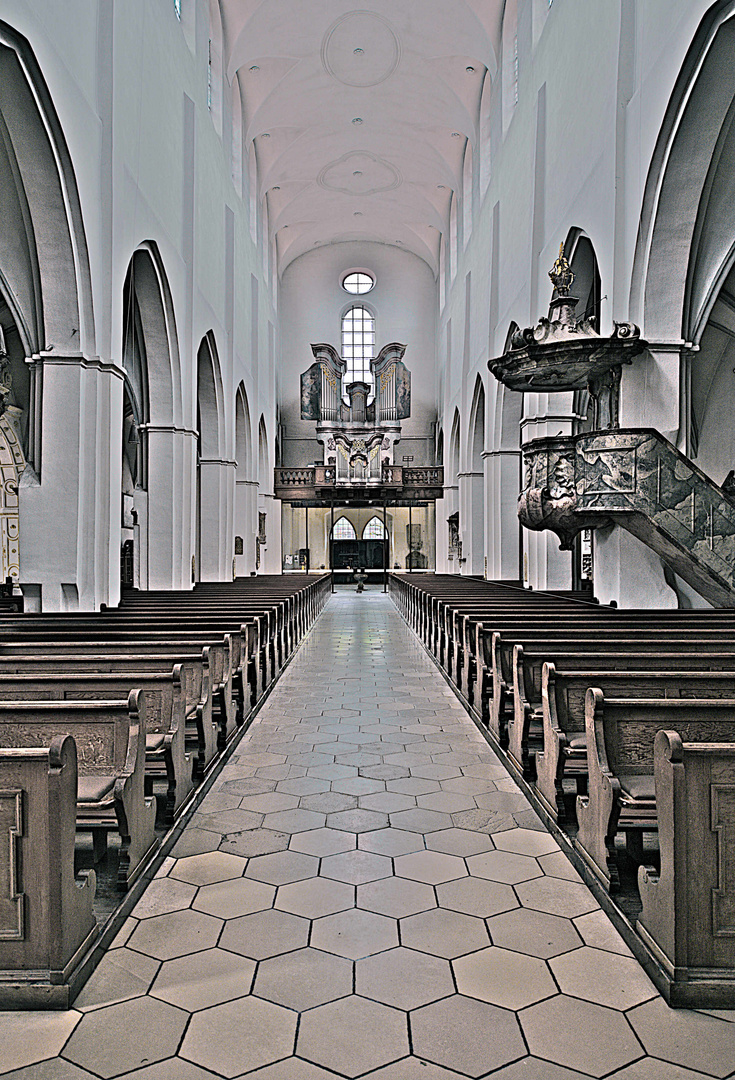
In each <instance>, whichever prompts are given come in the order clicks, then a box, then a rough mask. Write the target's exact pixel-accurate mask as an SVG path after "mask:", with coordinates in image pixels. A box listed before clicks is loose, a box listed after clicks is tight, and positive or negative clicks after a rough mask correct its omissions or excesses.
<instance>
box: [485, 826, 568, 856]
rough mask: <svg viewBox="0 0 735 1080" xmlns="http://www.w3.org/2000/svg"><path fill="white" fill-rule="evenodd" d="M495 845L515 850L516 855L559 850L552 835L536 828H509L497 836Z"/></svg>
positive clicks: (505, 849)
mask: <svg viewBox="0 0 735 1080" xmlns="http://www.w3.org/2000/svg"><path fill="white" fill-rule="evenodd" d="M495 846H496V847H497V848H500V849H501V850H503V851H515V852H516V854H518V855H548V854H549V852H552V851H558V850H559V845H558V844H557V842H556V840H554V838H553V837H552V836H549V834H548V833H547V832H545V831H539V830H537V829H509V830H508V832H506V833H505V834H504V835H503V836H499V837H498V838H497V840H496V841H495Z"/></svg>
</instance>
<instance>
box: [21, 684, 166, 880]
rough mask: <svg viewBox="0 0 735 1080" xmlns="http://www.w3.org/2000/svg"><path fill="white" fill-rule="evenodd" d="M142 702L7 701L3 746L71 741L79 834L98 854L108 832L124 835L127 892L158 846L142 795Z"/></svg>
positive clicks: (121, 864)
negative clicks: (86, 835)
mask: <svg viewBox="0 0 735 1080" xmlns="http://www.w3.org/2000/svg"><path fill="white" fill-rule="evenodd" d="M145 728H146V707H145V697H144V694H143V692H142V691H141V690H133V691H132V692H131V693H130V695H129V697H128V699H127V701H2V702H0V746H3V747H4V748H10V747H15V748H26V747H28V746H46V745H48V742H49V741H50V740H51V739H52V738H53V737H54V736H55V735H62V734H64V735H65V734H69V735H72V736H73V737H74V741H75V743H76V746H77V755H78V790H77V830H78V831H80V832H91V833H92V837H93V842H94V849H95V857H96V858H97V859H98V860H99V859H100V858H102V857H103V855H104V852H105V850H106V847H107V834H108V832H111V831H116V832H118V833H119V835H120V854H119V861H118V872H117V884H118V887H119V888H121V889H127V888H128V887H129V886H130V885H131V884H132V883H133V881H135V879H136V877H137V876H138V874H139V873H140V871H141V870H142V869H143V866H144V865H145V862H146V860H147V858H148V857H149V856H150V855H152V854H153V852H154V851H155V850H156V848H157V846H158V843H159V841H158V838H157V837H156V832H155V820H156V807H155V800H154V799H152V798H147V797H146V795H145Z"/></svg>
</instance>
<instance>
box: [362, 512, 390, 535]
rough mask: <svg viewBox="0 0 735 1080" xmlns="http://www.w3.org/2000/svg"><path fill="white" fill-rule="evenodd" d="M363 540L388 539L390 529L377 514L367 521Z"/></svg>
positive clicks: (363, 531)
mask: <svg viewBox="0 0 735 1080" xmlns="http://www.w3.org/2000/svg"><path fill="white" fill-rule="evenodd" d="M362 539H363V540H387V539H388V530H387V528H386V527H385V525H384V524H383V520H382V518H379V517H378V515H377V514H375V515H374V516H373V517H371V518H370V520H369V521H367V522H366V523H365V527H364V529H363V530H362Z"/></svg>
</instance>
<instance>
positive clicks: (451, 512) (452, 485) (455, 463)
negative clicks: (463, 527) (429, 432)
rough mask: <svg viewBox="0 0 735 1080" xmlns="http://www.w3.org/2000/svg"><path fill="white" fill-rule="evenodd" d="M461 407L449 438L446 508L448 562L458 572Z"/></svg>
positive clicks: (455, 413)
mask: <svg viewBox="0 0 735 1080" xmlns="http://www.w3.org/2000/svg"><path fill="white" fill-rule="evenodd" d="M460 429H461V424H460V419H459V409H455V410H454V418H453V420H452V434H451V436H450V439H449V473H448V475H445V478H444V479H445V484H444V491H445V504H444V505H445V508H446V510H447V525H448V526H449V535H448V545H447V562H448V566H449V572H450V573H453V574H458V573H459V571H460V561H461V559H462V540H461V539H460V511H459V438H460Z"/></svg>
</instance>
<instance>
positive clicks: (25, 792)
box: [0, 732, 97, 1009]
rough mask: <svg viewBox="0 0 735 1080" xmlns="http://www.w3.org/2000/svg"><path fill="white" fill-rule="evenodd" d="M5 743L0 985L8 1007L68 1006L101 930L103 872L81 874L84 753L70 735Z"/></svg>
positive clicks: (0, 777) (0, 796) (1, 759)
mask: <svg viewBox="0 0 735 1080" xmlns="http://www.w3.org/2000/svg"><path fill="white" fill-rule="evenodd" d="M46 735H47V737H46V739H45V740H44V741H43V742H42V743H40V744H39V745H36V746H33V747H24V746H19V747H12V748H11V747H7V746H3V748H2V749H0V823H2V837H1V838H0V881H2V882H3V893H4V895H3V920H2V934H0V985H1V986H2V987H3V991H4V996H3V1000H4V1007H6V1008H7V1007H8V1006H10V1005H11V1004H14V1002H15V1000H17V999H19V998H22V1000H23V1002H24V1004H25V1007H26V1008H28V1007H30V1008H34V1009H44V1008H62V1009H63V1008H68V1007H69V1004H70V993H69V985H68V979H69V975H70V973H71V971H72V970H73V969H74V967H75V966H76V963H77V961H78V959H79V958H80V956H81V955H83V954H84V953H85V952H86V950H87V949H88V948H90V947H91V946H92V945H93V944H94V941H95V939H96V938H97V923H96V920H95V917H94V914H93V912H92V900H93V899H94V895H95V873H94V871H93V870H91V871H85V872H83V873H81V874H80V875H79V877H78V878H77V877H75V873H74V838H75V822H76V816H77V755H76V746H75V743H74V739H73V738H72V737H71V736H70V735H51V736H50V737H49V733H48V732H47V733H46Z"/></svg>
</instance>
